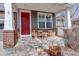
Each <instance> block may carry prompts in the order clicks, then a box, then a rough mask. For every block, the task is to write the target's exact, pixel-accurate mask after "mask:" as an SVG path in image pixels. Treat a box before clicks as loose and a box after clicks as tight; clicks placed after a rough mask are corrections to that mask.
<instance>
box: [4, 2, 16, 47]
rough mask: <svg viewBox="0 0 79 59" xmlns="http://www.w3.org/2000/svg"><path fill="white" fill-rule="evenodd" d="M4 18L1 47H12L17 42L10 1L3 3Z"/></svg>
mask: <svg viewBox="0 0 79 59" xmlns="http://www.w3.org/2000/svg"><path fill="white" fill-rule="evenodd" d="M4 8H5V19H4V31H3V47H4V48H13V47H14V46H15V44H16V42H17V33H16V31H15V28H14V19H13V11H12V4H11V3H4Z"/></svg>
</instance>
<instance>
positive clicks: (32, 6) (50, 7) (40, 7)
mask: <svg viewBox="0 0 79 59" xmlns="http://www.w3.org/2000/svg"><path fill="white" fill-rule="evenodd" d="M15 5H16V7H17V8H20V9H28V10H36V11H44V12H52V13H55V12H59V11H62V10H65V9H66V8H68V7H70V6H72V5H71V4H68V3H16V4H15Z"/></svg>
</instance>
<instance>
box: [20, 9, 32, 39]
mask: <svg viewBox="0 0 79 59" xmlns="http://www.w3.org/2000/svg"><path fill="white" fill-rule="evenodd" d="M21 12H28V13H30V35H22V34H21ZM19 16H20V18H19V19H20V37H27V36H31V30H32V28H31V11H29V10H23V9H20V10H19Z"/></svg>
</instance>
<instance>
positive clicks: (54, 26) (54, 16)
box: [52, 13, 56, 28]
mask: <svg viewBox="0 0 79 59" xmlns="http://www.w3.org/2000/svg"><path fill="white" fill-rule="evenodd" d="M52 16H53V28H56V15H55V13H53V14H52Z"/></svg>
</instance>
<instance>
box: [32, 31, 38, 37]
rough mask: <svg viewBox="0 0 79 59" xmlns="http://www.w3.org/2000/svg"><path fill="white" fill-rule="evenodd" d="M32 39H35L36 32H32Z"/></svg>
mask: <svg viewBox="0 0 79 59" xmlns="http://www.w3.org/2000/svg"><path fill="white" fill-rule="evenodd" d="M32 37H33V38H36V37H37V32H36V31H35V30H33V31H32Z"/></svg>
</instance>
